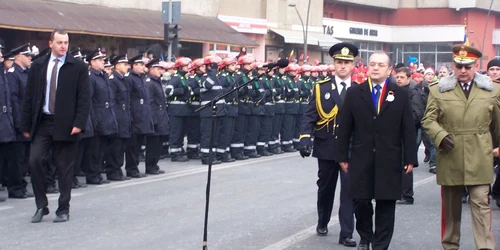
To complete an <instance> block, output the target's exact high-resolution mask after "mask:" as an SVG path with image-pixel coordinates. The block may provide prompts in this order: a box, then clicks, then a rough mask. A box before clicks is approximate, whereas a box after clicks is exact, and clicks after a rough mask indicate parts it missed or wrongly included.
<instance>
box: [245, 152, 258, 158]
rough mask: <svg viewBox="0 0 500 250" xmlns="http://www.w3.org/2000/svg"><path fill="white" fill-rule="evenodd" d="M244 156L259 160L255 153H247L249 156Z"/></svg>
mask: <svg viewBox="0 0 500 250" xmlns="http://www.w3.org/2000/svg"><path fill="white" fill-rule="evenodd" d="M245 156H247V157H250V158H260V155H259V154H257V153H249V154H246V155H245Z"/></svg>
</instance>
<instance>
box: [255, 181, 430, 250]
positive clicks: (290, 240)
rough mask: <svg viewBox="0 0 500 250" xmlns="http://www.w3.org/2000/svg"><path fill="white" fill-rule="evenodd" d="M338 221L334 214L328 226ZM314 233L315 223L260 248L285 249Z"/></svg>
mask: <svg viewBox="0 0 500 250" xmlns="http://www.w3.org/2000/svg"><path fill="white" fill-rule="evenodd" d="M435 179H436V176H435V175H433V176H430V177H427V178H425V179H422V180H419V181H417V182H414V183H413V188H417V187H419V186H423V185H425V184H427V183H429V182H431V181H433V180H435ZM338 223H339V216H338V215H337V216H335V217H333V218H332V219H331V223H330V226H329V228H331V227H333V226H336V225H337V224H338ZM315 234H316V225H314V226H310V227H308V228H306V229H304V230H302V231H300V232H298V233H296V234H294V235H291V236H289V237H287V238H284V239H282V240H280V241H278V242H276V243H274V244H272V245H269V246H267V247H265V248H262V249H261V250H283V249H287V248H289V247H291V246H293V245H295V244H297V243H299V242H301V241H303V240H305V239H307V238H309V237H311V236H313V235H315Z"/></svg>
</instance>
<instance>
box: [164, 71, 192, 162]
mask: <svg viewBox="0 0 500 250" xmlns="http://www.w3.org/2000/svg"><path fill="white" fill-rule="evenodd" d="M185 75H186V72H184V71H181V70H179V71H178V72H177V74H175V75H174V76H173V77H172V79H170V81H169V82H168V85H167V87H166V90H165V94H166V95H167V101H168V114H169V116H170V127H171V128H172V130H171V133H170V135H169V144H170V154H171V155H172V161H174V162H175V161H179V162H182V161H187V160H188V158H187V157H186V156H185V155H184V153H183V151H184V149H183V144H184V135H185V134H186V127H187V126H188V117H189V116H190V115H192V114H191V109H190V107H188V102H189V101H190V98H191V87H190V86H189V83H188V82H187V79H186V78H185Z"/></svg>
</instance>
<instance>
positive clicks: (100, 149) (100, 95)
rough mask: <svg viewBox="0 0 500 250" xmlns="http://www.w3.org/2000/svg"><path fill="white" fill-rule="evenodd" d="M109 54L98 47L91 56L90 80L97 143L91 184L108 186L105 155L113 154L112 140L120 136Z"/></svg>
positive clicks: (88, 57) (90, 174)
mask: <svg viewBox="0 0 500 250" xmlns="http://www.w3.org/2000/svg"><path fill="white" fill-rule="evenodd" d="M105 57H106V55H105V54H103V53H102V51H101V49H100V48H98V49H96V50H94V51H92V52H90V53H89V54H88V55H87V61H89V65H90V68H89V71H90V72H89V80H90V89H91V100H92V101H91V111H90V116H91V120H92V122H93V123H94V124H93V125H94V139H93V140H94V143H93V145H92V146H93V147H92V149H93V150H94V151H93V153H92V158H93V161H94V162H93V164H95V167H94V168H92V169H91V170H90V171H89V173H86V174H87V184H94V185H100V184H104V183H108V182H109V180H107V181H106V180H104V179H103V178H102V176H101V172H103V170H104V166H105V163H104V162H105V158H104V157H105V156H108V155H109V153H108V152H109V150H110V145H111V138H112V137H113V136H115V135H116V134H117V133H118V124H117V122H116V116H115V111H114V105H115V93H114V92H113V91H112V89H111V84H110V82H109V79H108V78H109V76H107V75H106V73H105V72H104V71H103V70H104V58H105Z"/></svg>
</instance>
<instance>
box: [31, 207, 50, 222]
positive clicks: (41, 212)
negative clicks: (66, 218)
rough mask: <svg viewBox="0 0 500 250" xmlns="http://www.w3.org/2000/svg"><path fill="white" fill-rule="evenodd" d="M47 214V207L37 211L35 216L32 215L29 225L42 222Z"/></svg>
mask: <svg viewBox="0 0 500 250" xmlns="http://www.w3.org/2000/svg"><path fill="white" fill-rule="evenodd" d="M47 214H49V208H48V207H44V208H40V209H37V210H36V212H35V215H33V217H32V218H31V223H39V222H40V221H42V218H43V216H45V215H47Z"/></svg>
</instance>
